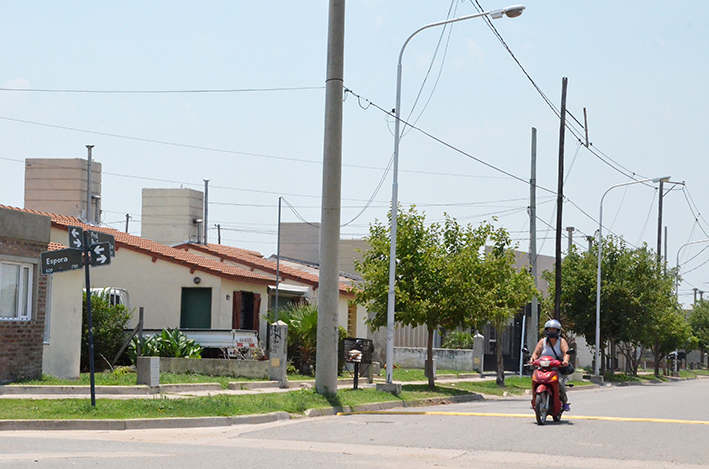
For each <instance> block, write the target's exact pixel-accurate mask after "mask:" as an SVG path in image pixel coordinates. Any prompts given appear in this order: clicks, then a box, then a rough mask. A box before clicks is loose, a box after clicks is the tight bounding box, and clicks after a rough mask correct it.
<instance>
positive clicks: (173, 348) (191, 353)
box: [128, 329, 204, 363]
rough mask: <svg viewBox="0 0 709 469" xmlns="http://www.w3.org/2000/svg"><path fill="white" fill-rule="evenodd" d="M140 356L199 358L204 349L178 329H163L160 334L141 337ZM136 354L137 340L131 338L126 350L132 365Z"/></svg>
mask: <svg viewBox="0 0 709 469" xmlns="http://www.w3.org/2000/svg"><path fill="white" fill-rule="evenodd" d="M140 349H141V350H140V351H141V355H142V356H147V357H177V358H201V357H202V350H203V349H204V347H202V346H201V345H199V344H198V343H196V342H195V341H194V339H189V338H188V337H187V336H186V335H185V334H184V333H183V332H182V331H180V330H178V329H163V330H162V332H161V333H160V334H156V335H154V336H146V337H143V341H142V342H141V344H140ZM137 354H138V338H137V337H133V340H132V341H131V344H130V347H129V349H128V357H129V358H130V359H131V361H132V362H133V363H135V361H136V356H137Z"/></svg>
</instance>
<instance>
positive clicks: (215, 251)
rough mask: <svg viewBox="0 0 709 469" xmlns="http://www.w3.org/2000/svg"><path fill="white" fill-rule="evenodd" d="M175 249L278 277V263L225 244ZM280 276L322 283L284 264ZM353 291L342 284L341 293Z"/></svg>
mask: <svg viewBox="0 0 709 469" xmlns="http://www.w3.org/2000/svg"><path fill="white" fill-rule="evenodd" d="M175 248H176V249H184V250H188V249H190V250H194V251H197V252H203V253H205V254H211V255H213V256H217V257H219V258H221V259H224V260H228V261H230V262H236V263H239V264H242V265H247V266H249V267H251V268H254V269H260V270H263V271H266V272H269V273H271V274H273V275H274V276H275V275H276V262H275V261H272V260H269V259H264V258H263V257H262V256H261V254H259V253H256V254H257V255H254V251H247V250H245V249H240V248H235V247H231V246H225V245H223V244H206V245H205V244H195V243H183V244H180V245H177V246H175ZM280 276H281V278H282V279H285V280H295V281H298V282H303V283H306V284H309V285H311V286H313V287H315V288H317V287H318V285H319V282H320V279H319V278H318V276H317V275H314V274H311V273H308V272H303V271H302V270H299V269H294V268H293V267H289V266H287V265H283V263H281V265H280ZM351 289H352V287H351V286H350V285H347V284H345V283H340V292H341V293H350V294H351Z"/></svg>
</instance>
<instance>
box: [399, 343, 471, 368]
mask: <svg viewBox="0 0 709 469" xmlns="http://www.w3.org/2000/svg"><path fill="white" fill-rule="evenodd" d="M433 359H434V360H436V369H438V370H456V371H474V368H473V351H472V350H463V349H445V348H434V349H433ZM425 360H426V349H425V348H423V347H394V364H395V365H397V366H400V367H402V368H419V369H423V368H424V362H425Z"/></svg>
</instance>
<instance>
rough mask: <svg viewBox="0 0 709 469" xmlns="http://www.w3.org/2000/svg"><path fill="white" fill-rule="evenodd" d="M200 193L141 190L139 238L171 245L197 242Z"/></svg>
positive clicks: (173, 190)
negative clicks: (141, 205) (141, 206)
mask: <svg viewBox="0 0 709 469" xmlns="http://www.w3.org/2000/svg"><path fill="white" fill-rule="evenodd" d="M203 213H204V194H203V193H202V192H200V191H196V190H194V189H143V208H142V213H141V217H140V220H141V221H140V235H141V237H143V238H146V239H150V240H152V241H156V242H158V243H162V244H166V245H168V246H174V245H176V244H181V243H185V242H189V241H193V242H198V241H199V240H200V237H199V235H200V231H199V230H200V226H201V220H202V217H203Z"/></svg>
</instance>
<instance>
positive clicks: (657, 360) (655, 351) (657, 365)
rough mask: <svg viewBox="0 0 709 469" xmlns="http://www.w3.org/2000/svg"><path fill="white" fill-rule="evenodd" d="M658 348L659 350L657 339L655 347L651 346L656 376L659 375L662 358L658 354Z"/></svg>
mask: <svg viewBox="0 0 709 469" xmlns="http://www.w3.org/2000/svg"><path fill="white" fill-rule="evenodd" d="M659 350H660V344H658V343H657V341H655V347H653V350H652V353H653V356H654V358H655V360H654V362H655V363H654V365H655V376H656V377H658V378H659V377H660V360H662V357H661V356H660V354H659Z"/></svg>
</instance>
